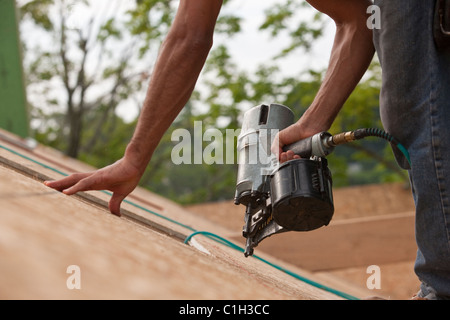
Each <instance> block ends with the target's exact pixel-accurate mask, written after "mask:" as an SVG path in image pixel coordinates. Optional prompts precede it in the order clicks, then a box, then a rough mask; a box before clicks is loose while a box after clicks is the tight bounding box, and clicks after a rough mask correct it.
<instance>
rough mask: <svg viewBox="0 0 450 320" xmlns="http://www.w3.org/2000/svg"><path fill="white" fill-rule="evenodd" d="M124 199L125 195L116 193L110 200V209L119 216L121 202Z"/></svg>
mask: <svg viewBox="0 0 450 320" xmlns="http://www.w3.org/2000/svg"><path fill="white" fill-rule="evenodd" d="M123 199H125V195H122V194H117V193H114V194H113V195H112V197H111V200H109V211H111V213H112V214H114V215H116V216H118V217H120V204H121V203H122V201H123Z"/></svg>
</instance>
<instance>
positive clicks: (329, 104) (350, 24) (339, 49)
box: [272, 0, 375, 162]
mask: <svg viewBox="0 0 450 320" xmlns="http://www.w3.org/2000/svg"><path fill="white" fill-rule="evenodd" d="M307 1H308V2H309V3H310V4H311V5H312V6H313V7H315V8H316V9H317V10H319V11H321V12H323V13H325V14H327V15H328V16H330V17H331V18H332V19H333V20H334V22H335V23H336V35H335V38H334V44H333V48H332V51H331V56H330V61H329V66H328V70H327V72H326V75H325V78H324V80H323V82H322V85H321V87H320V89H319V91H318V93H317V95H316V97H315V99H314V101H313V103H312V104H311V106H310V107H309V108H308V109H307V110H306V112H305V113H304V114H303V115H302V117H301V118H300V119H299V120H298V121H297V122H296V123H295V124H293V125H292V126H290V127H289V128H286V129H285V130H282V131H280V133H279V135H278V137H279V145H278V148H276V147H275V144H274V147H273V150H272V151H273V152H274V153H276V154H278V155H279V157H280V161H281V162H284V161H286V160H290V159H292V158H293V157H294V155H293V153H292V152H288V153H285V152H282V150H281V148H282V147H283V146H284V145H287V144H290V143H293V142H296V141H298V140H300V139H303V138H307V137H309V136H312V135H314V134H315V133H318V132H321V131H326V130H328V129H329V128H330V127H331V124H332V123H333V121H334V119H335V118H336V116H337V114H338V113H339V111H340V110H341V108H342V105H343V104H344V102H345V101H346V100H347V98H348V97H349V95H350V94H351V93H352V91H353V90H354V88H355V87H356V85H357V84H358V82H359V81H360V80H361V77H362V76H363V75H364V73H365V72H366V70H367V68H368V66H369V64H370V62H371V60H372V58H373V55H374V52H375V49H374V46H373V41H372V30H370V29H369V28H367V26H366V21H367V18H368V15H367V13H366V10H367V8H368V7H369V6H370V5H372V2H371V1H370V0H339V1H336V0H307ZM295 158H296V157H295Z"/></svg>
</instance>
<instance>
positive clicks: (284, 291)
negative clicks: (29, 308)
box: [0, 142, 351, 299]
mask: <svg viewBox="0 0 450 320" xmlns="http://www.w3.org/2000/svg"><path fill="white" fill-rule="evenodd" d="M3 143H4V144H6V143H5V142H3ZM8 147H9V148H16V147H15V146H14V145H8ZM16 150H18V151H20V152H21V153H26V154H27V156H29V157H33V158H36V154H35V152H37V150H33V151H26V150H19V149H16ZM40 150H42V149H40ZM45 155H46V156H47V157H48V156H49V153H48V152H45ZM0 156H2V157H5V158H7V159H8V160H9V161H12V162H16V163H20V165H22V166H25V167H28V168H30V169H32V170H34V171H37V172H40V173H41V174H45V175H48V176H50V177H54V178H58V177H59V176H58V175H57V174H56V173H55V172H53V171H52V170H47V169H44V168H42V167H41V166H39V165H37V164H33V163H30V162H29V161H28V160H26V159H23V158H21V157H20V156H17V155H14V154H12V153H10V152H8V151H5V150H0ZM53 160H54V161H53V162H55V163H57V162H58V161H59V160H60V159H59V158H57V157H54V158H53ZM40 161H44V160H43V159H42V158H41V159H40ZM71 162H72V163H71V164H70V166H71V167H72V168H75V167H76V165H75V164H76V163H75V162H73V160H71ZM55 163H53V165H55ZM63 163H65V164H67V162H66V161H63ZM0 177H1V179H0V210H1V213H0V256H1V257H2V259H0V273H1V274H2V277H0V298H1V299H340V297H338V296H336V295H334V294H331V293H328V292H326V291H323V290H321V289H318V288H315V287H313V286H310V285H308V284H306V283H304V282H302V281H299V280H296V279H293V278H292V277H291V276H290V275H287V274H285V273H283V272H282V271H279V270H276V269H274V268H272V267H270V266H268V265H267V264H264V263H262V262H261V261H258V260H256V259H254V258H244V257H243V254H242V253H241V252H238V251H236V250H233V249H231V248H228V247H226V246H223V245H222V244H219V243H217V242H214V241H212V240H210V239H207V238H205V237H202V236H197V237H196V240H197V241H198V242H199V243H200V244H201V245H202V246H203V247H204V248H205V249H206V250H207V251H208V252H209V254H208V253H203V252H200V251H199V250H197V249H195V248H192V247H190V246H188V245H185V244H183V243H182V241H180V240H179V239H177V238H175V237H172V236H170V235H167V234H164V233H163V232H160V231H157V230H154V229H152V228H147V227H145V226H143V225H141V224H137V223H134V222H133V221H131V220H129V219H127V218H125V217H116V216H113V215H111V214H110V213H109V212H108V210H107V209H106V208H102V207H100V206H98V205H96V204H92V203H89V202H86V201H82V200H80V198H79V197H76V196H66V195H64V194H62V193H60V192H57V191H54V190H52V189H49V188H47V187H46V186H44V185H43V184H42V181H40V180H39V179H36V178H33V177H30V176H28V175H25V174H23V173H21V172H18V171H16V170H13V169H11V168H10V167H8V166H5V165H0ZM92 194H93V196H95V197H96V196H98V197H99V199H101V198H105V199H106V200H107V199H108V197H107V195H104V194H102V193H98V192H93V193H92ZM134 194H135V195H136V198H135V199H136V200H135V201H138V199H139V197H144V199H146V200H150V201H152V202H154V204H155V208H160V209H162V212H161V213H162V214H164V215H167V216H169V217H170V218H171V219H175V220H177V219H179V221H183V222H184V223H186V224H189V225H191V226H192V227H194V228H195V229H197V230H208V231H210V232H214V233H216V234H219V235H221V236H225V237H226V236H227V235H228V234H227V231H226V230H227V229H226V228H223V227H222V226H219V225H216V224H214V223H211V221H209V220H205V219H201V218H199V217H198V216H196V215H195V214H192V213H190V212H188V211H186V210H184V209H183V208H182V207H180V206H178V205H176V204H174V203H171V202H170V201H168V200H166V199H163V198H162V197H159V196H157V195H154V194H151V193H149V192H147V191H145V190H141V189H138V190H136V192H135V193H134ZM124 207H126V209H127V210H130V211H133V212H134V213H136V214H142V215H145V216H146V217H147V218H149V219H152V220H153V221H157V222H158V223H160V224H162V225H164V226H166V227H168V228H173V229H174V230H175V229H176V230H177V231H179V232H181V233H184V234H189V233H190V231H187V230H183V228H182V227H180V226H177V225H174V224H173V223H170V222H169V221H166V220H164V219H161V218H158V217H156V216H152V215H151V214H149V213H148V212H145V211H142V210H140V209H138V208H136V207H133V206H131V205H127V204H125V205H124ZM155 208H154V209H155ZM262 256H264V257H265V258H267V259H268V260H271V261H274V262H275V263H279V264H280V265H282V266H284V267H286V268H287V269H289V270H291V271H293V272H297V273H298V274H302V275H304V276H306V277H308V276H310V274H309V273H308V272H305V271H304V270H301V269H300V268H297V267H295V266H292V265H290V264H288V263H285V262H282V261H280V260H277V259H272V258H271V257H270V256H267V255H264V254H263V255H262ZM71 265H76V266H78V267H79V268H80V271H81V277H80V280H81V289H73V290H70V289H69V288H68V287H67V280H68V278H69V276H70V275H71V274H69V273H67V268H68V267H69V266H71ZM311 276H312V275H311ZM350 293H351V292H350Z"/></svg>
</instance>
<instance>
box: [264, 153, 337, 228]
mask: <svg viewBox="0 0 450 320" xmlns="http://www.w3.org/2000/svg"><path fill="white" fill-rule="evenodd" d="M317 159H318V160H313V159H295V160H291V161H288V162H285V163H283V164H282V165H280V167H279V169H278V170H276V171H275V172H274V173H273V174H272V175H271V177H270V178H271V180H270V186H271V195H270V196H271V203H272V214H273V219H274V220H275V222H276V223H278V224H279V225H280V226H282V227H284V228H286V229H288V230H291V231H309V230H314V229H317V228H320V227H322V226H324V225H328V223H329V222H330V221H331V218H332V217H333V213H334V205H333V195H332V179H331V172H330V170H329V169H328V163H327V160H326V159H325V158H317Z"/></svg>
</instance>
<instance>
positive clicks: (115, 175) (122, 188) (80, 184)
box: [44, 158, 142, 216]
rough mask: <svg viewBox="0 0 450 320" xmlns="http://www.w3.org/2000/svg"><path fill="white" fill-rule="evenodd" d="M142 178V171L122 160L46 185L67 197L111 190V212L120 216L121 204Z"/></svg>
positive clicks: (47, 182) (49, 182)
mask: <svg viewBox="0 0 450 320" xmlns="http://www.w3.org/2000/svg"><path fill="white" fill-rule="evenodd" d="M141 176H142V173H141V171H140V170H138V169H137V168H136V167H135V166H133V165H132V164H131V163H130V162H129V161H127V159H126V158H122V159H120V160H119V161H117V162H115V163H114V164H112V165H109V166H107V167H104V168H102V169H99V170H97V171H94V172H88V173H74V174H72V175H70V176H68V177H66V178H63V179H60V180H56V181H45V182H44V184H45V185H46V186H48V187H50V188H54V189H56V190H59V191H62V192H63V193H64V194H67V195H72V194H75V193H77V192H79V191H86V190H109V191H111V192H113V195H112V197H111V200H110V202H109V210H110V211H111V213H113V214H115V215H117V216H120V204H121V203H122V201H123V199H125V197H126V196H127V195H128V194H130V193H131V192H132V191H133V190H134V189H135V188H136V186H137V184H138V183H139V180H140V178H141Z"/></svg>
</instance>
